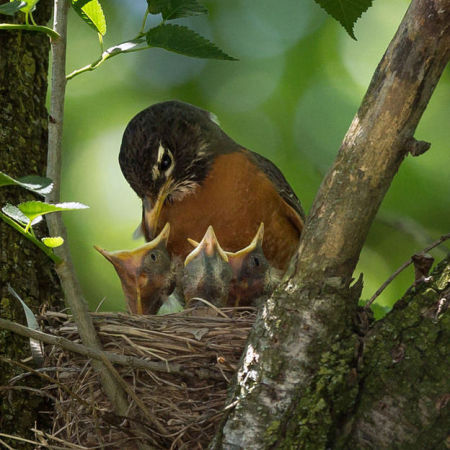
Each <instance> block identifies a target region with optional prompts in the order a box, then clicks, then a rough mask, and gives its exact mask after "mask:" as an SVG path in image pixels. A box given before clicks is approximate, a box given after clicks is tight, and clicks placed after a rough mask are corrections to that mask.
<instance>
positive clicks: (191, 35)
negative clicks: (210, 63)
mask: <svg viewBox="0 0 450 450" xmlns="http://www.w3.org/2000/svg"><path fill="white" fill-rule="evenodd" d="M146 38H147V44H148V45H149V46H150V47H161V48H164V49H166V50H169V51H171V52H175V53H180V54H182V55H186V56H193V57H196V58H212V59H226V60H229V61H236V59H235V58H233V57H231V56H229V55H227V54H226V53H224V52H223V51H222V50H220V49H219V48H218V47H216V46H215V45H214V44H213V43H212V42H210V41H208V40H207V39H205V38H204V37H202V36H200V35H199V34H197V33H196V32H195V31H193V30H191V29H189V28H187V27H184V26H182V25H170V24H161V25H159V26H157V27H155V28H151V29H150V30H149V31H148V32H147V34H146Z"/></svg>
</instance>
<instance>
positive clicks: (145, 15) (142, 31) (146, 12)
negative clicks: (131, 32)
mask: <svg viewBox="0 0 450 450" xmlns="http://www.w3.org/2000/svg"><path fill="white" fill-rule="evenodd" d="M149 14H150V11H149V10H148V8H147V9H146V10H145V14H144V19H143V20H142V26H141V29H140V30H139V34H140V35H142V34H144V30H145V24H146V22H147V17H148V15H149Z"/></svg>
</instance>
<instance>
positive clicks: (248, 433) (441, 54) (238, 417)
mask: <svg viewBox="0 0 450 450" xmlns="http://www.w3.org/2000/svg"><path fill="white" fill-rule="evenodd" d="M449 28H450V1H449V0H413V1H412V3H411V5H410V7H409V9H408V11H407V13H406V15H405V17H404V19H403V21H402V23H401V25H400V27H399V29H398V31H397V33H396V35H395V37H394V39H393V40H392V42H391V44H390V45H389V47H388V49H387V51H386V53H385V55H384V56H383V59H382V60H381V62H380V64H379V66H378V68H377V70H376V72H375V74H374V76H373V79H372V81H371V84H370V86H369V89H368V91H367V93H366V96H365V98H364V100H363V102H362V105H361V107H360V109H359V111H358V113H357V114H356V116H355V118H354V119H353V122H352V124H351V126H350V129H349V131H348V132H347V135H346V136H345V138H344V141H343V144H342V146H341V148H340V150H339V153H338V156H337V158H336V161H335V163H334V164H333V166H332V168H331V169H330V171H329V173H328V174H327V176H326V177H325V179H324V181H323V183H322V185H321V187H320V190H319V192H318V195H317V197H316V199H315V201H314V204H313V206H312V209H311V212H310V215H309V216H308V219H307V222H306V226H305V230H304V232H303V236H302V239H301V243H300V248H299V254H298V261H297V263H296V268H295V273H294V274H293V275H292V276H290V277H287V279H286V280H285V281H284V283H283V284H282V286H281V287H280V288H279V289H278V290H277V291H276V292H275V293H274V295H273V296H272V298H271V299H269V301H268V302H267V303H266V305H265V307H264V309H263V311H262V312H261V314H260V315H259V317H258V318H257V321H256V324H255V327H254V329H253V331H252V333H251V335H250V337H249V341H248V344H247V349H246V351H244V355H243V359H242V366H241V368H240V369H239V371H238V373H237V379H236V384H235V387H234V391H233V393H232V399H231V400H230V403H231V404H232V405H233V407H231V408H230V409H229V413H228V417H227V418H226V419H225V421H224V424H223V429H222V431H221V433H220V434H219V435H218V436H217V438H216V440H215V442H214V443H213V447H215V448H233V449H238V448H252V449H255V448H272V447H285V448H314V449H315V448H328V447H332V446H334V445H335V444H336V442H338V441H337V440H336V439H337V436H339V435H340V434H341V433H342V426H343V424H344V423H346V422H347V417H348V415H349V414H350V413H351V412H352V411H353V409H354V408H355V407H356V405H357V403H358V401H359V396H360V389H361V385H360V381H361V379H362V374H361V373H360V371H359V370H360V367H359V365H358V361H359V355H361V354H362V352H363V345H362V342H361V339H360V333H361V331H360V330H359V328H358V327H357V326H355V317H356V316H357V314H356V313H357V302H358V299H359V295H360V287H361V283H359V282H358V283H356V284H355V285H353V286H351V282H352V275H353V271H354V268H355V265H356V263H357V260H358V258H359V254H360V251H361V248H362V245H363V243H364V240H365V238H366V236H367V233H368V230H369V227H370V225H371V223H372V221H373V218H374V217H375V214H376V212H377V210H378V208H379V205H380V203H381V201H382V199H383V197H384V195H385V193H386V191H387V190H388V188H389V186H390V184H391V182H392V179H393V177H394V175H395V173H396V172H397V170H398V168H399V166H400V164H401V162H402V160H403V159H404V158H405V156H406V155H407V154H408V152H411V153H413V154H418V153H420V150H421V149H424V148H425V147H426V144H425V143H419V142H416V141H415V140H414V138H413V135H414V132H415V129H416V127H417V124H418V122H419V119H420V117H421V115H422V113H423V111H424V109H425V108H426V106H427V104H428V101H429V99H430V97H431V94H432V92H433V89H434V87H435V85H436V84H437V82H438V80H439V77H440V75H441V74H442V71H443V70H444V68H445V65H446V63H447V61H448V59H449V54H450V30H449ZM393 314H394V313H393ZM388 320H393V319H390V318H389V319H386V323H387V321H388ZM382 326H383V325H379V327H378V328H375V329H374V331H373V333H374V334H375V336H376V334H377V333H382ZM372 339H375V337H373V338H372ZM403 406H404V407H405V408H407V407H408V404H407V402H405V403H404V405H403ZM361 420H363V419H361ZM378 425H379V426H381V422H379V423H378ZM418 432H419V431H418ZM374 433H376V431H374ZM391 437H392V439H393V441H392V442H391V443H392V445H394V446H396V445H397V446H398V445H403V444H404V443H406V442H407V441H406V440H404V439H403V437H404V435H401V434H400V435H398V436H395V435H392V436H391ZM396 439H397V440H396ZM408 439H411V438H408ZM412 439H414V437H412ZM356 448H358V447H356ZM374 448H375V447H374ZM391 448H392V447H391ZM396 448H397V447H396Z"/></svg>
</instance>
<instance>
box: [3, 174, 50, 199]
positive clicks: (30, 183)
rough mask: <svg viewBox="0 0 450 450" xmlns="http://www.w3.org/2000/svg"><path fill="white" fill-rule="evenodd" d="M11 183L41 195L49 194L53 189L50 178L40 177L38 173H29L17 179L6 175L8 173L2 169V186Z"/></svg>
mask: <svg viewBox="0 0 450 450" xmlns="http://www.w3.org/2000/svg"><path fill="white" fill-rule="evenodd" d="M9 185H17V186H21V187H23V188H25V189H28V190H29V191H32V192H35V193H36V194H39V195H47V194H49V193H50V192H51V191H52V189H53V182H52V180H50V178H46V177H40V176H38V175H27V176H25V177H21V178H19V179H18V180H15V179H14V178H12V177H10V176H9V175H6V173H3V172H1V171H0V187H1V186H9Z"/></svg>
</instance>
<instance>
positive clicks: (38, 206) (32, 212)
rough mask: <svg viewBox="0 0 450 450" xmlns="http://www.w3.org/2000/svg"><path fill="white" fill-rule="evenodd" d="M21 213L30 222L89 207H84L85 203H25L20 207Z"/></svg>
mask: <svg viewBox="0 0 450 450" xmlns="http://www.w3.org/2000/svg"><path fill="white" fill-rule="evenodd" d="M18 208H19V209H20V211H22V213H23V214H25V216H27V217H28V219H30V220H34V219H35V218H36V217H39V216H42V215H44V214H49V213H52V212H57V211H73V210H75V209H85V208H89V206H86V205H83V203H77V202H66V203H56V204H50V203H44V202H39V201H31V202H24V203H20V204H19V205H18Z"/></svg>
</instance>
